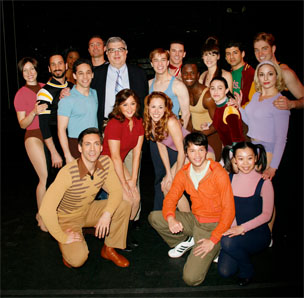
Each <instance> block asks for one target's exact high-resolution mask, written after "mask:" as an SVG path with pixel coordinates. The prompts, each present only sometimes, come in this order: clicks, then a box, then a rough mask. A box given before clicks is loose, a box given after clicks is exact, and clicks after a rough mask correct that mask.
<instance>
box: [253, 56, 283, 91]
mask: <svg viewBox="0 0 304 298" xmlns="http://www.w3.org/2000/svg"><path fill="white" fill-rule="evenodd" d="M265 64H268V65H271V66H272V67H273V68H274V69H275V72H276V74H277V81H276V84H275V87H276V88H277V89H278V91H279V92H281V91H283V90H284V89H285V83H284V80H283V76H282V70H281V67H280V66H279V65H278V64H277V63H273V62H271V61H263V62H261V63H260V64H258V66H257V67H256V70H255V73H254V84H255V90H256V91H257V92H261V91H262V86H261V84H260V82H259V78H258V73H259V69H260V68H261V66H263V65H265Z"/></svg>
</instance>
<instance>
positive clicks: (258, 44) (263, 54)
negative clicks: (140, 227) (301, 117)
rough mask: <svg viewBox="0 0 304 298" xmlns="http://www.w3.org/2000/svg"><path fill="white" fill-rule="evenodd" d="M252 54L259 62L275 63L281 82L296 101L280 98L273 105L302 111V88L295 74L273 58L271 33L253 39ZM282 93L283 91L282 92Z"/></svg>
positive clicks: (262, 33)
mask: <svg viewBox="0 0 304 298" xmlns="http://www.w3.org/2000/svg"><path fill="white" fill-rule="evenodd" d="M253 47H254V54H255V57H256V59H257V60H258V61H259V62H262V61H266V60H268V61H271V62H273V63H277V64H278V65H279V66H280V67H281V70H282V76H283V80H284V82H285V85H286V87H287V88H288V91H289V92H290V93H291V95H293V96H294V97H295V98H296V100H290V99H288V98H287V97H286V96H280V97H279V98H277V99H276V100H275V101H274V102H273V104H274V106H275V107H276V108H278V109H280V110H290V109H303V108H304V86H303V84H302V83H301V82H300V80H299V78H298V77H297V75H296V73H295V72H294V71H293V70H292V69H291V68H289V67H288V65H286V64H283V63H280V62H278V61H277V58H276V57H275V51H276V48H277V47H276V44H275V38H274V36H273V35H272V34H271V33H266V32H260V33H258V34H256V35H255V37H254V39H253ZM283 92H284V91H283Z"/></svg>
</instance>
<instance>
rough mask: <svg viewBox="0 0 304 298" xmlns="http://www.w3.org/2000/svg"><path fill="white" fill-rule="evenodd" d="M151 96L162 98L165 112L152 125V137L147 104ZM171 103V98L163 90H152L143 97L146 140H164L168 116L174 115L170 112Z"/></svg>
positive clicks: (166, 133)
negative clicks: (153, 125)
mask: <svg viewBox="0 0 304 298" xmlns="http://www.w3.org/2000/svg"><path fill="white" fill-rule="evenodd" d="M153 98H161V99H163V100H164V104H165V112H164V115H163V117H162V118H161V119H160V120H159V121H158V122H157V123H155V127H154V137H153V136H152V130H153V129H152V118H151V116H150V114H149V105H150V103H151V101H152V99H153ZM172 107H173V103H172V100H171V98H170V97H169V96H168V95H166V94H165V93H164V92H159V91H154V92H152V93H150V94H149V95H147V96H146V98H145V108H144V122H143V124H144V129H145V136H146V139H147V140H151V141H157V142H161V141H162V140H164V139H165V138H166V137H167V136H168V134H169V130H168V121H169V118H170V117H176V116H175V114H174V113H173V112H172Z"/></svg>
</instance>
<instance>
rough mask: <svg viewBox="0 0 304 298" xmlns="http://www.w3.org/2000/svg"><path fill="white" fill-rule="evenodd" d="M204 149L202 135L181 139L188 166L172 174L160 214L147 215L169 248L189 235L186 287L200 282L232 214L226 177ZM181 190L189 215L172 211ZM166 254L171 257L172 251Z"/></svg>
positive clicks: (230, 221) (204, 137)
mask: <svg viewBox="0 0 304 298" xmlns="http://www.w3.org/2000/svg"><path fill="white" fill-rule="evenodd" d="M207 149H208V141H207V138H206V136H205V135H203V134H202V133H200V132H194V133H191V134H189V135H187V136H186V137H185V139H184V150H185V153H186V154H187V157H188V159H189V161H190V163H188V164H186V165H185V166H184V167H183V168H182V169H181V170H180V171H179V172H178V173H177V174H176V175H175V178H174V180H173V183H172V186H171V189H170V191H169V193H168V194H167V195H166V197H165V199H164V204H163V209H162V211H152V212H151V213H150V215H149V222H150V224H151V225H152V227H153V228H154V229H155V230H156V231H157V232H158V233H159V234H160V236H161V237H162V238H163V239H164V240H165V241H166V242H167V244H168V245H169V246H170V247H175V246H176V245H177V244H179V243H180V242H183V241H185V239H186V238H187V237H189V236H193V238H194V246H193V248H192V249H191V252H190V254H189V256H188V258H187V261H186V263H185V266H184V272H183V279H184V281H185V283H186V284H188V285H189V286H197V285H199V284H201V283H202V282H203V281H204V279H205V276H206V274H207V272H208V269H209V267H210V265H211V263H212V261H213V259H214V258H215V257H216V256H217V254H218V252H219V249H220V239H221V237H222V234H223V233H224V232H225V231H226V229H228V228H229V227H230V226H231V224H232V222H233V219H234V214H235V209H234V198H233V194H232V189H231V184H230V180H229V176H228V174H227V172H226V171H225V170H224V169H223V167H222V166H221V165H220V164H219V163H218V162H215V161H213V160H211V159H206V154H207ZM184 191H186V192H187V193H188V194H189V195H190V199H191V203H192V206H191V212H179V211H176V206H177V202H178V200H179V199H180V197H181V196H182V194H183V192H184ZM169 255H170V256H171V257H172V252H170V253H169ZM176 255H177V257H178V256H180V255H178V254H176ZM173 257H174V256H173Z"/></svg>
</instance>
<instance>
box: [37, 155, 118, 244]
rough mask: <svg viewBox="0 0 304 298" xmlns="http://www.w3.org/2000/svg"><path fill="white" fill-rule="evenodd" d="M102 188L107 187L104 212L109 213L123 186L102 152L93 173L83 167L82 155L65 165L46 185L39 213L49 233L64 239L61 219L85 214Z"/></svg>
mask: <svg viewBox="0 0 304 298" xmlns="http://www.w3.org/2000/svg"><path fill="white" fill-rule="evenodd" d="M101 187H106V189H107V192H108V193H109V197H108V199H107V205H106V208H105V210H104V212H106V211H108V212H110V214H111V215H113V213H114V212H115V210H116V209H117V208H118V206H119V204H120V202H121V201H122V188H121V184H120V181H119V179H118V177H117V175H116V172H115V170H114V166H113V163H112V161H111V159H110V158H109V157H108V156H107V155H101V156H100V157H99V159H98V161H97V163H96V168H95V171H94V174H93V175H92V176H91V174H90V173H89V172H88V170H87V169H86V167H85V165H84V163H83V161H82V159H81V158H79V159H77V160H74V161H72V162H71V163H69V164H67V165H65V166H64V167H63V168H62V169H61V170H60V171H59V173H58V174H57V176H56V179H55V181H54V182H53V183H52V184H51V185H50V187H49V188H48V190H47V192H46V194H45V196H44V198H43V201H42V204H41V207H40V209H39V214H40V215H41V217H42V219H43V222H44V224H45V225H46V227H47V228H48V230H49V232H50V234H51V235H52V236H53V237H54V238H55V239H56V240H57V241H59V242H61V243H65V242H66V241H67V234H66V233H65V232H64V231H62V229H61V227H60V225H59V219H60V218H64V219H67V218H71V221H73V218H79V217H84V218H85V216H86V214H87V212H88V210H89V207H90V205H91V203H92V202H93V201H94V199H95V196H96V194H97V193H98V191H99V190H100V188H101Z"/></svg>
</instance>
